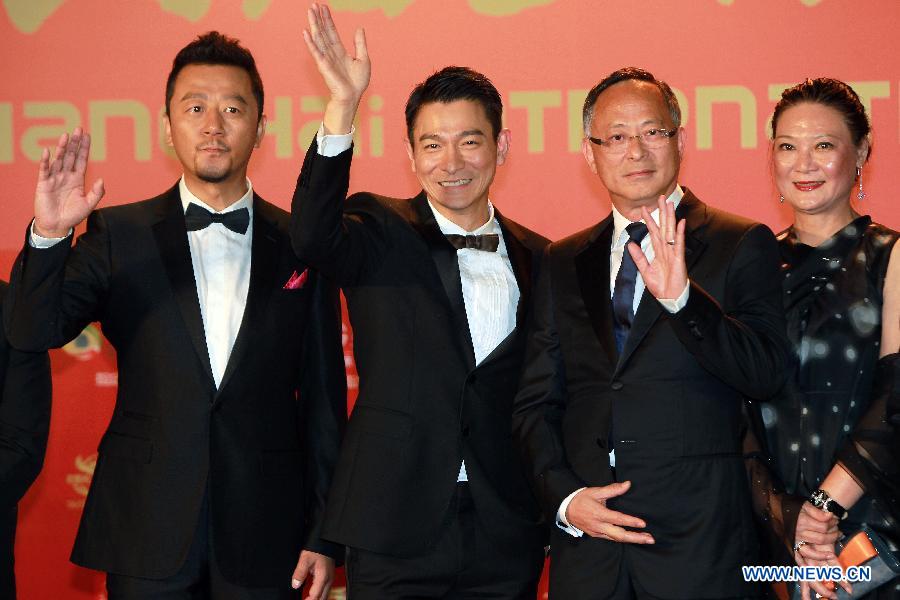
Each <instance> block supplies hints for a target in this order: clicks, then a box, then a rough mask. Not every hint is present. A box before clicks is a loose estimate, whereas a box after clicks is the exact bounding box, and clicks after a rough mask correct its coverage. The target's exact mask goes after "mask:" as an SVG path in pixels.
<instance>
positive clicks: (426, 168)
mask: <svg viewBox="0 0 900 600" xmlns="http://www.w3.org/2000/svg"><path fill="white" fill-rule="evenodd" d="M412 133H413V134H412V140H411V141H409V142H408V146H407V152H408V154H409V158H410V161H411V163H412V170H413V172H414V173H415V174H416V177H417V178H418V179H419V183H420V184H421V185H422V189H423V190H425V193H426V194H427V195H428V199H429V200H431V202H432V204H433V205H434V207H435V208H436V209H437V210H438V211H439V212H440V213H441V214H442V215H444V216H445V217H447V218H448V219H450V220H451V221H453V222H454V223H456V224H458V225H460V226H461V227H463V228H465V229H468V230H471V229H474V228H475V227H477V226H479V225H481V224H482V223H480V222H477V221H478V219H479V218H480V216H481V215H486V214H487V203H488V191H489V189H490V186H491V182H492V181H493V180H494V173H495V172H496V170H497V166H498V165H502V164H503V162H504V160H505V159H506V153H507V152H508V151H509V132H508V131H506V130H503V131H501V132H500V133H499V135H496V140H495V132H494V131H493V128H492V127H491V124H490V122H489V121H488V119H487V116H486V115H485V112H484V108H483V107H482V106H481V104H479V103H478V102H475V101H472V100H456V101H454V102H447V103H444V102H432V103H429V104H425V105H424V106H422V107H421V109H420V110H419V112H418V115H417V116H416V120H415V124H414V126H413V132H412ZM482 222H483V221H482Z"/></svg>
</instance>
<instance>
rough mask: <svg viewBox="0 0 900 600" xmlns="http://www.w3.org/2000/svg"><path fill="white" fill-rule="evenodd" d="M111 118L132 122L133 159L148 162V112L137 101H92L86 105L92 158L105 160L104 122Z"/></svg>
mask: <svg viewBox="0 0 900 600" xmlns="http://www.w3.org/2000/svg"><path fill="white" fill-rule="evenodd" d="M111 118H128V119H131V120H132V121H133V123H134V159H135V160H139V161H148V160H150V111H149V110H147V107H146V106H144V105H143V104H141V103H140V102H138V101H137V100H94V101H91V102H89V103H88V131H89V132H90V133H91V156H92V158H93V159H94V160H95V161H104V160H106V137H107V136H106V122H107V120H109V119H111Z"/></svg>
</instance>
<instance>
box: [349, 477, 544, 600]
mask: <svg viewBox="0 0 900 600" xmlns="http://www.w3.org/2000/svg"><path fill="white" fill-rule="evenodd" d="M404 526H409V527H415V524H414V523H410V524H406V525H404ZM346 566H347V580H348V581H347V586H348V587H347V598H348V600H386V599H390V600H414V599H415V600H425V599H429V598H442V599H453V600H455V599H469V598H473V599H474V598H497V599H501V598H502V599H503V600H519V599H521V600H534V599H535V597H536V596H537V584H538V580H539V579H540V576H541V569H542V568H543V566H544V549H543V548H541V547H536V548H517V549H516V550H515V551H514V552H510V551H509V550H506V551H504V550H501V549H499V548H497V546H496V545H495V544H494V543H493V542H492V541H491V539H490V538H489V537H488V535H487V533H486V532H485V531H484V528H483V527H482V526H481V524H480V523H479V521H478V516H477V515H476V512H475V507H474V504H473V503H472V497H471V495H470V493H469V486H468V484H466V483H460V484H457V489H456V494H455V496H454V499H453V501H452V503H451V506H450V510H449V515H448V519H447V524H446V525H445V527H444V530H443V532H442V534H441V536H440V538H439V539H438V541H437V543H436V544H435V546H434V548H432V549H431V550H430V551H429V552H426V553H424V554H422V555H421V556H415V557H411V558H401V557H396V556H389V555H385V554H378V553H375V552H369V551H366V550H360V549H358V548H350V549H348V550H347V565H346Z"/></svg>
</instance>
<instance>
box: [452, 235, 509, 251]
mask: <svg viewBox="0 0 900 600" xmlns="http://www.w3.org/2000/svg"><path fill="white" fill-rule="evenodd" d="M446 237H447V241H448V242H450V245H451V246H453V247H454V248H456V249H457V250H465V249H466V248H468V249H470V250H484V251H485V252H496V251H497V247H499V246H500V236H499V235H497V234H496V233H485V234H483V235H471V234H470V235H458V234H455V233H448V234H447V235H446Z"/></svg>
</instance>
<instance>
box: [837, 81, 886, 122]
mask: <svg viewBox="0 0 900 600" xmlns="http://www.w3.org/2000/svg"><path fill="white" fill-rule="evenodd" d="M847 85H849V86H850V87H852V88H853V91H855V92H856V95H857V96H859V101H860V102H862V105H863V106H864V107H865V109H866V112H867V113H868V114H869V118H870V119H871V118H872V100H875V99H876V98H890V97H891V83H890V82H889V81H848V82H847Z"/></svg>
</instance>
